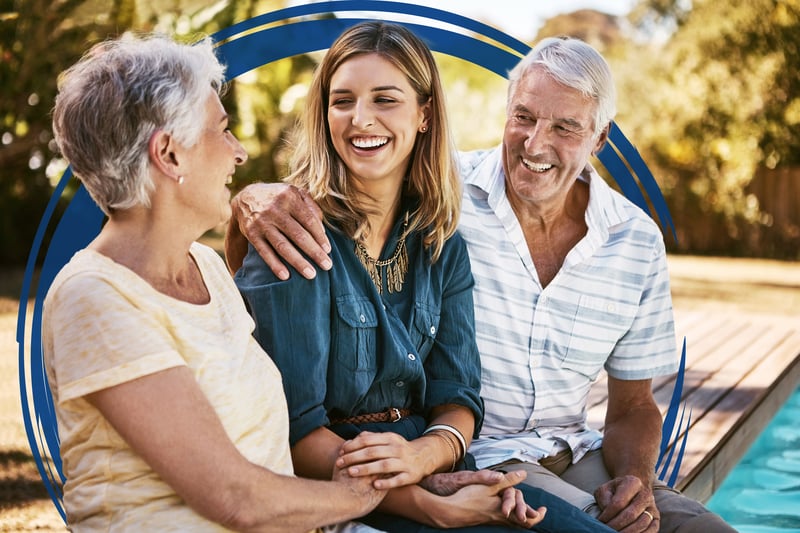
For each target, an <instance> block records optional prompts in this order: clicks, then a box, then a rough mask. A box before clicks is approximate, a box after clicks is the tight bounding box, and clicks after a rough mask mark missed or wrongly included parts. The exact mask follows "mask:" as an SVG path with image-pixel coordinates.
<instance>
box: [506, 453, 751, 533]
mask: <svg viewBox="0 0 800 533" xmlns="http://www.w3.org/2000/svg"><path fill="white" fill-rule="evenodd" d="M539 463H540V464H533V463H523V462H521V461H517V460H512V461H507V462H505V463H501V464H499V465H495V466H493V467H491V469H492V470H500V471H504V472H510V471H513V470H525V471H526V472H527V474H528V477H527V478H526V479H525V481H524V482H523V483H526V484H528V485H532V486H534V487H539V488H541V489H544V490H546V491H548V492H550V493H551V494H555V495H556V496H559V497H561V498H562V499H564V500H566V501H568V502H570V503H571V504H573V505H575V506H576V507H578V508H579V509H583V511H584V512H586V513H588V514H590V515H592V516H594V517H597V516H598V515H599V514H600V508H599V507H598V506H597V502H595V499H594V491H595V489H596V488H597V487H599V486H600V485H602V484H603V483H605V482H607V481H609V480H610V479H611V476H610V475H609V474H608V471H607V470H606V467H605V464H604V463H603V456H602V453H601V451H600V450H595V451H593V452H589V453H587V454H586V455H585V456H584V457H583V458H582V459H581V460H580V461H578V462H577V463H576V464H574V465H573V464H572V453H571V452H570V451H569V450H566V451H563V452H560V453H558V454H556V455H554V456H552V457H546V458H544V459H542V460H541V461H539ZM653 495H654V497H655V500H656V506H657V507H658V510H659V512H660V513H661V528H660V530H659V531H660V533H673V532H675V533H718V532H719V533H730V532H733V533H735V532H736V530H735V529H733V528H732V527H731V526H729V525H728V524H726V523H725V522H724V521H723V520H722V518H720V517H719V516H718V515H716V514H714V513H712V512H711V511H709V510H708V509H707V508H706V507H705V506H704V505H703V504H701V503H700V502H697V501H695V500H692V499H691V498H688V497H686V496H684V495H683V494H681V493H680V492H678V491H677V490H675V489H673V488H670V487H668V486H667V485H666V484H664V483H662V482H661V481H656V484H655V486H654V487H653Z"/></svg>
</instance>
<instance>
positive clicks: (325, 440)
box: [292, 428, 344, 479]
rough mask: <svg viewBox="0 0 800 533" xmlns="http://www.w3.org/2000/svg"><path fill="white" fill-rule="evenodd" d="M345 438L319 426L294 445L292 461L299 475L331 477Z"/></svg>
mask: <svg viewBox="0 0 800 533" xmlns="http://www.w3.org/2000/svg"><path fill="white" fill-rule="evenodd" d="M343 442H344V440H343V439H342V438H341V437H339V436H338V435H337V434H336V433H334V432H332V431H331V430H329V429H327V428H317V429H316V430H314V431H312V432H311V433H309V434H308V435H306V436H305V437H303V438H302V439H300V440H299V441H297V442H296V443H295V445H294V446H292V463H293V464H294V471H295V473H296V474H297V475H298V476H303V477H307V478H312V479H331V476H332V475H333V469H334V466H335V463H336V459H338V457H339V450H340V449H341V447H342V443H343Z"/></svg>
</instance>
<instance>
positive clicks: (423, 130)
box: [419, 126, 428, 133]
mask: <svg viewBox="0 0 800 533" xmlns="http://www.w3.org/2000/svg"><path fill="white" fill-rule="evenodd" d="M419 131H421V132H422V133H425V132H426V131H428V126H422V127H421V128H420V129H419Z"/></svg>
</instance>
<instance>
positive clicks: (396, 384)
mask: <svg viewBox="0 0 800 533" xmlns="http://www.w3.org/2000/svg"><path fill="white" fill-rule="evenodd" d="M405 384H406V382H405V381H397V382H395V386H397V387H404V386H405Z"/></svg>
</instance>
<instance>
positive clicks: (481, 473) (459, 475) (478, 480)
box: [419, 470, 503, 496]
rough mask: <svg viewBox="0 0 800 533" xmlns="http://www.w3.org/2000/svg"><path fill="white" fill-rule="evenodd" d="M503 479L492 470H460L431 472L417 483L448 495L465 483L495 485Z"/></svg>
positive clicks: (432, 490) (465, 484)
mask: <svg viewBox="0 0 800 533" xmlns="http://www.w3.org/2000/svg"><path fill="white" fill-rule="evenodd" d="M501 481H503V474H502V473H501V472H495V471H494V470H478V471H477V472H474V471H472V470H461V471H459V472H445V473H441V474H431V475H430V476H427V477H425V478H423V479H422V481H420V482H419V485H420V486H421V487H422V488H424V489H425V490H427V491H428V492H432V493H434V494H438V495H439V496H450V495H451V494H455V493H456V492H458V491H459V490H461V489H463V488H464V487H466V486H467V485H495V484H497V483H500V482H501Z"/></svg>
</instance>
